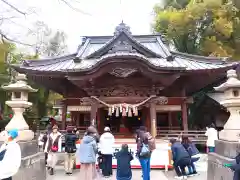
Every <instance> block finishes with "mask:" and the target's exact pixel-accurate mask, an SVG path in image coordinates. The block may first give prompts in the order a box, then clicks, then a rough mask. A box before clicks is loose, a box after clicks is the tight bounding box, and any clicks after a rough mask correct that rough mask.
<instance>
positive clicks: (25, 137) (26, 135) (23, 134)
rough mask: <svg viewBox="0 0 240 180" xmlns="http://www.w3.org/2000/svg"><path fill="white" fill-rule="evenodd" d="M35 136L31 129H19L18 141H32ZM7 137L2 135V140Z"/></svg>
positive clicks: (0, 138) (0, 139) (0, 137)
mask: <svg viewBox="0 0 240 180" xmlns="http://www.w3.org/2000/svg"><path fill="white" fill-rule="evenodd" d="M33 138H34V132H33V131H31V130H19V131H18V137H17V140H18V141H31V140H32V139H33ZM5 139H6V137H4V136H2V135H1V136H0V141H5Z"/></svg>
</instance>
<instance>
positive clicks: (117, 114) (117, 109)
mask: <svg viewBox="0 0 240 180" xmlns="http://www.w3.org/2000/svg"><path fill="white" fill-rule="evenodd" d="M116 117H119V108H118V107H116Z"/></svg>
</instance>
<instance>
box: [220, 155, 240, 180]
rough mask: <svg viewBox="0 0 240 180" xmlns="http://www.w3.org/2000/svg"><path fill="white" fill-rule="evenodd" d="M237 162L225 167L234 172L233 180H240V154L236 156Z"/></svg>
mask: <svg viewBox="0 0 240 180" xmlns="http://www.w3.org/2000/svg"><path fill="white" fill-rule="evenodd" d="M235 160H236V162H235V163H234V164H224V166H225V167H228V168H230V169H231V170H232V171H234V175H233V180H239V179H240V153H239V154H238V155H237V156H236V158H235Z"/></svg>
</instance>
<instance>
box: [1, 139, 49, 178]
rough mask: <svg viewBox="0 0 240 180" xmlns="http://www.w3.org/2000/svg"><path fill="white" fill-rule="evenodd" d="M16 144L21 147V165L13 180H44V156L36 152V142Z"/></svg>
mask: <svg viewBox="0 0 240 180" xmlns="http://www.w3.org/2000/svg"><path fill="white" fill-rule="evenodd" d="M2 143H3V142H0V145H1V144H2ZM18 144H19V145H20V147H21V153H22V163H21V167H20V169H19V171H18V173H17V174H16V175H15V176H14V177H13V180H46V167H45V156H44V153H43V152H39V151H38V146H37V141H36V140H32V141H26V142H24V141H22V142H18Z"/></svg>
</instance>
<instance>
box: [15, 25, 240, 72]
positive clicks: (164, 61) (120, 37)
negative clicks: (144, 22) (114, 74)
mask: <svg viewBox="0 0 240 180" xmlns="http://www.w3.org/2000/svg"><path fill="white" fill-rule="evenodd" d="M85 39H86V40H85V42H84V43H82V45H81V46H80V48H79V50H78V52H77V53H74V54H70V55H67V56H62V57H56V58H49V59H42V60H26V61H24V62H23V63H22V65H20V66H19V65H17V66H13V67H14V68H15V69H17V70H18V71H22V72H26V71H29V70H31V71H42V72H63V73H67V72H69V71H88V70H91V69H92V68H94V67H96V66H97V65H98V64H100V63H103V62H105V61H111V60H113V59H116V58H118V59H119V58H121V59H125V60H126V59H129V61H130V60H131V59H135V60H139V61H142V62H145V63H147V64H148V65H149V66H152V67H153V68H156V69H166V70H169V69H171V70H182V71H195V70H204V69H219V68H225V67H231V66H235V65H238V62H231V61H229V62H227V61H226V58H217V57H203V56H197V55H190V54H185V53H180V52H173V51H170V50H169V48H168V46H167V45H166V44H164V42H163V38H162V36H161V35H138V36H133V35H131V33H130V32H129V28H128V29H126V28H125V27H124V25H123V24H121V27H120V28H119V29H117V32H115V35H114V36H88V37H86V38H85ZM76 59H77V60H76Z"/></svg>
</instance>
